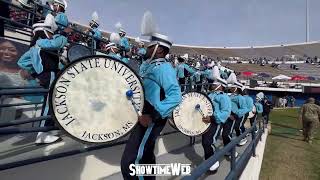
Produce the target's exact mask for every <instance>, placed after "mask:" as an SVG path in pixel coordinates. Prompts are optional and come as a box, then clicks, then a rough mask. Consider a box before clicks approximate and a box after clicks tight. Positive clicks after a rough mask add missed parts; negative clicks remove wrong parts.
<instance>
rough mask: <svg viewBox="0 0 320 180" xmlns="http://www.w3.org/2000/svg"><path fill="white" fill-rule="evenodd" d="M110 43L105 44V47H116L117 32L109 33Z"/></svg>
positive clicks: (118, 38)
mask: <svg viewBox="0 0 320 180" xmlns="http://www.w3.org/2000/svg"><path fill="white" fill-rule="evenodd" d="M109 39H110V43H109V44H108V45H107V46H106V49H107V50H109V49H110V48H118V47H117V45H118V44H119V42H120V36H119V34H117V33H111V34H110V38H109Z"/></svg>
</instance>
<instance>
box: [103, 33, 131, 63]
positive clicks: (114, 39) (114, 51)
mask: <svg viewBox="0 0 320 180" xmlns="http://www.w3.org/2000/svg"><path fill="white" fill-rule="evenodd" d="M119 42H120V36H119V35H118V34H116V33H111V34H110V43H109V44H108V45H106V47H105V49H106V51H107V53H108V56H111V57H113V58H115V59H117V60H119V61H122V62H124V63H126V64H127V63H128V59H127V58H124V57H121V56H120V49H119V48H118V44H119Z"/></svg>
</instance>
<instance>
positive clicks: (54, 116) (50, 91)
mask: <svg viewBox="0 0 320 180" xmlns="http://www.w3.org/2000/svg"><path fill="white" fill-rule="evenodd" d="M90 57H97V58H109V59H112V60H114V61H117V62H119V63H121V64H122V65H125V66H126V67H127V68H129V69H130V70H131V71H132V72H133V73H134V74H135V75H136V77H137V78H138V80H139V82H140V84H141V86H142V92H143V95H144V92H145V90H144V86H143V83H142V80H141V78H140V76H139V75H138V74H137V73H136V72H135V71H134V70H133V69H132V68H131V67H129V66H127V65H126V63H124V62H122V61H119V60H117V59H115V58H113V57H111V56H104V55H94V56H85V57H81V58H79V59H77V60H76V61H73V62H71V63H69V64H68V65H67V66H66V67H65V68H64V69H63V70H62V71H61V72H65V71H66V69H68V68H69V66H71V65H73V64H74V63H77V62H78V61H81V60H84V59H87V58H90ZM62 74H63V73H59V74H58V75H57V76H56V77H55V79H54V81H53V82H52V84H51V86H50V89H49V95H48V97H49V109H51V110H52V111H51V113H50V115H51V118H52V120H54V122H55V124H56V125H57V126H58V128H59V130H62V131H63V132H64V133H65V134H67V136H68V137H70V138H71V139H73V140H75V141H77V142H81V143H83V144H90V145H91V144H107V143H114V142H117V141H119V140H120V139H122V138H124V137H126V136H128V134H130V133H131V131H132V130H133V129H134V128H136V126H137V125H138V123H139V121H137V122H136V123H135V125H134V126H133V127H132V128H131V130H130V131H128V132H126V133H124V134H123V135H122V136H121V137H120V138H118V139H114V140H111V141H107V142H88V141H84V140H82V139H78V138H76V137H75V136H73V135H72V134H71V133H69V132H68V131H67V130H65V129H64V128H63V127H62V125H61V124H60V122H59V121H58V120H57V118H56V115H55V113H54V111H53V103H52V102H53V101H52V96H53V90H54V87H55V85H56V83H57V80H58V79H59V78H60V77H61V76H62ZM144 100H145V97H144ZM143 110H144V104H143V107H142V109H141V112H143Z"/></svg>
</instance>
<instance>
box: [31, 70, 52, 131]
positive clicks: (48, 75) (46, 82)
mask: <svg viewBox="0 0 320 180" xmlns="http://www.w3.org/2000/svg"><path fill="white" fill-rule="evenodd" d="M55 77H56V73H55V72H43V73H41V74H39V75H37V76H36V78H37V79H39V80H40V85H41V86H42V87H43V88H45V89H48V88H50V86H51V85H52V82H53V80H54V79H55ZM49 103H50V102H49V94H46V95H44V98H43V103H42V110H41V116H47V115H51V114H52V112H51V111H52V109H51V108H50V106H49ZM45 126H54V121H53V120H43V121H41V122H40V127H45Z"/></svg>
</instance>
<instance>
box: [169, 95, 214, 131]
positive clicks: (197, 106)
mask: <svg viewBox="0 0 320 180" xmlns="http://www.w3.org/2000/svg"><path fill="white" fill-rule="evenodd" d="M212 114H213V106H212V103H211V101H210V99H209V97H208V96H206V95H204V94H202V93H199V92H189V93H186V94H184V95H183V96H182V102H181V103H180V105H179V106H178V107H176V108H175V109H174V111H173V121H174V124H175V126H176V128H177V129H178V130H179V131H181V132H182V133H183V134H185V135H187V136H197V135H201V134H203V133H204V132H205V131H206V130H207V129H208V128H209V127H210V124H205V123H204V122H202V117H203V116H212Z"/></svg>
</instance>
